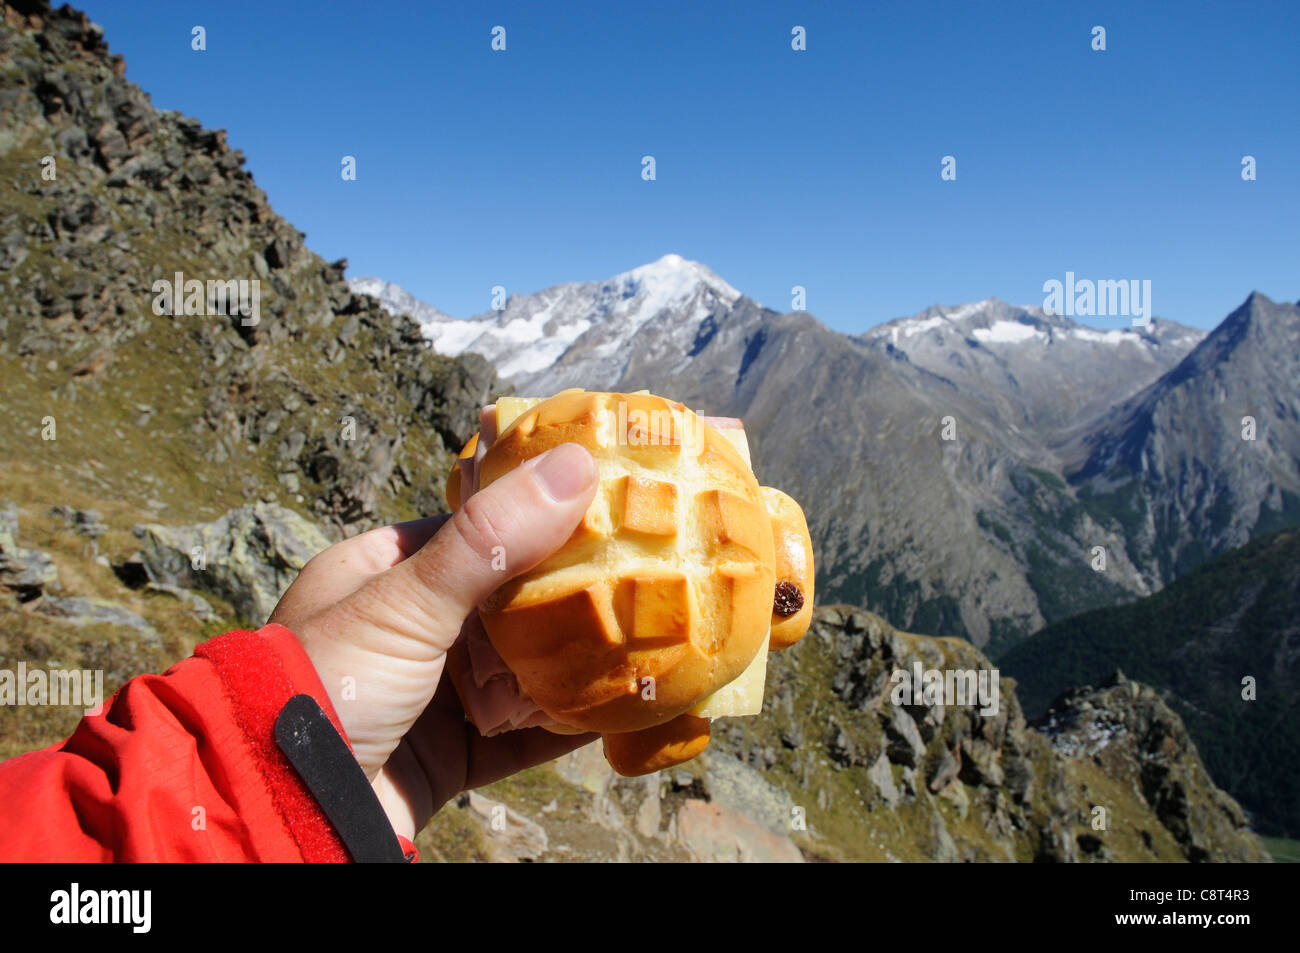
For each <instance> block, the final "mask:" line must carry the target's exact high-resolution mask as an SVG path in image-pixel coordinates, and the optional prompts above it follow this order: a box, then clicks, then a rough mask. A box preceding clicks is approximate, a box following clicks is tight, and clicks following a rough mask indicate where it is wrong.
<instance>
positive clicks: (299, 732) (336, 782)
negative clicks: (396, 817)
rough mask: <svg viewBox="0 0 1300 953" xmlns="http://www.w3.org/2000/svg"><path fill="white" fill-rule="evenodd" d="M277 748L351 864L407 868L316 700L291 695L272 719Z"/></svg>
mask: <svg viewBox="0 0 1300 953" xmlns="http://www.w3.org/2000/svg"><path fill="white" fill-rule="evenodd" d="M275 743H276V744H277V745H279V746H280V750H281V751H283V752H284V756H285V757H286V758H288V759H289V763H290V764H292V765H293V766H294V769H295V770H296V771H297V772H298V776H299V777H300V778H302V782H303V784H305V785H307V790H309V791H311V794H312V797H314V798H315V799H316V803H317V804H319V805H320V809H321V810H322V811H323V812H324V813H325V816H326V817H327V818H329V821H330V823H331V824H333V825H334V829H335V830H336V831H338V834H339V837H340V838H341V839H342V841H343V846H345V847H346V848H347V850H348V853H349V854H351V855H352V859H353V860H354V861H355V862H357V863H359V864H375V863H380V864H384V863H387V864H404V863H406V862H407V858H406V856H405V855H404V854H403V853H402V846H401V844H400V843H398V840H397V835H396V834H394V833H393V827H392V825H391V824H390V823H389V821H388V815H387V814H385V813H384V809H383V807H382V805H380V803H379V797H378V796H377V795H376V794H375V789H374V788H372V787H371V786H370V782H369V781H367V780H366V774H365V772H364V771H362V770H361V765H359V764H357V759H356V758H355V757H353V755H352V752H351V751H349V750H348V746H347V742H345V741H344V740H343V738H342V736H341V735H340V734H339V733H338V731H337V730H336V729H335V727H334V725H333V724H332V723H331V722H330V720H329V718H328V717H326V715H325V712H324V711H322V710H321V707H320V705H319V704H317V702H316V699H314V698H312V697H311V696H310V695H294V696H293V698H290V699H289V701H288V702H286V703H285V706H284V708H283V709H281V710H280V714H279V716H278V717H277V718H276V719H275Z"/></svg>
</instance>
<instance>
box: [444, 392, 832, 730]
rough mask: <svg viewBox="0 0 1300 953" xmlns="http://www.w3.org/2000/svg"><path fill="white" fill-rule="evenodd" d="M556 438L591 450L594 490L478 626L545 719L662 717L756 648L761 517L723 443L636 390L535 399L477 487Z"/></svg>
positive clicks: (499, 444) (768, 541)
mask: <svg viewBox="0 0 1300 953" xmlns="http://www.w3.org/2000/svg"><path fill="white" fill-rule="evenodd" d="M562 443H577V444H580V445H582V446H583V447H586V448H587V450H588V451H590V452H591V454H592V456H593V457H594V458H595V459H596V462H597V464H598V465H599V467H600V487H599V489H598V491H597V493H596V497H595V499H594V500H593V501H592V504H591V506H590V507H589V508H588V510H587V513H586V515H585V516H584V517H583V520H582V522H581V524H579V526H578V528H577V529H576V530H575V532H574V533H573V535H572V537H570V539H569V540H568V542H567V543H565V545H564V546H563V547H561V548H560V549H559V550H558V551H557V552H556V553H554V554H553V555H552V556H551V557H550V558H548V559H547V560H545V561H544V562H542V563H541V564H540V565H538V566H536V567H535V568H533V569H532V570H530V571H529V572H527V573H524V574H523V575H521V576H519V577H517V578H515V579H513V580H511V581H510V582H508V583H506V584H505V585H504V586H502V587H501V588H500V589H499V590H498V591H497V592H496V593H494V594H493V596H492V597H490V598H489V600H487V602H485V603H484V604H483V605H482V606H480V607H479V615H480V617H481V618H482V621H483V627H484V629H485V630H486V631H487V634H488V636H489V638H490V639H491V641H492V645H493V646H494V647H495V649H496V651H497V652H498V653H499V654H500V655H501V658H502V659H503V660H504V661H505V663H506V664H507V665H508V666H509V667H510V670H511V671H512V672H514V674H515V676H516V677H517V678H518V680H519V685H520V688H521V689H522V690H523V691H524V692H526V693H527V694H528V696H529V697H531V698H532V699H533V701H534V702H536V704H537V706H538V707H540V708H541V709H542V711H544V712H545V713H546V714H547V715H549V716H550V717H552V718H553V719H555V720H556V721H558V722H561V723H563V724H566V725H572V726H574V727H578V728H584V729H588V730H592V731H600V732H630V731H638V730H641V729H645V728H650V727H653V726H656V725H662V724H664V723H665V722H668V721H670V720H672V719H674V718H676V717H677V716H679V715H682V714H684V713H685V712H687V711H688V710H689V709H690V708H692V706H694V705H695V704H696V703H697V702H699V701H700V700H701V699H702V698H704V697H705V696H707V695H709V694H711V693H712V692H714V691H715V690H717V689H719V688H722V687H723V686H724V685H726V684H727V683H729V682H731V681H733V680H734V679H736V678H737V676H739V675H740V674H741V673H742V672H744V671H745V669H746V668H747V667H748V666H749V665H750V662H751V661H753V660H754V658H755V656H756V655H757V654H758V653H759V652H760V651H764V652H765V651H766V649H767V645H766V641H767V636H768V631H769V628H770V626H771V624H772V621H773V618H774V617H773V592H774V587H775V583H776V578H775V572H776V570H775V566H776V562H775V560H776V552H775V543H774V537H773V519H772V517H770V516H769V513H768V510H767V507H766V504H765V501H764V497H763V493H762V491H761V490H760V488H759V485H758V481H757V480H756V479H755V477H754V474H753V472H752V470H751V469H750V467H749V465H748V464H747V463H746V462H745V460H744V459H743V458H742V457H741V456H740V453H739V452H738V451H737V450H736V448H735V447H734V446H733V445H732V444H731V442H730V441H729V440H728V439H727V438H726V437H724V436H722V435H721V434H720V433H719V432H718V431H717V430H715V429H714V428H713V427H711V426H709V425H707V424H705V423H704V422H703V421H702V420H700V418H699V417H697V416H696V415H695V414H694V413H693V412H692V411H690V410H689V409H687V408H686V407H684V406H683V405H681V404H679V403H676V402H675V401H669V400H666V399H664V398H662V397H656V396H654V395H650V394H606V393H586V392H566V393H561V394H557V395H556V396H554V397H551V398H549V399H548V400H544V401H542V402H541V403H539V404H538V405H537V406H535V407H533V408H532V409H530V410H528V411H526V412H525V413H523V414H522V415H520V416H519V417H518V418H516V419H515V420H514V421H513V422H512V423H511V424H510V425H509V426H508V427H507V428H506V429H505V431H504V432H503V433H501V434H500V436H498V438H497V439H496V441H495V442H494V443H493V444H492V445H491V447H489V448H488V450H487V452H486V454H485V455H484V456H483V459H482V461H481V465H480V469H479V485H480V487H486V486H488V485H489V484H491V483H492V482H493V481H494V480H497V479H499V478H500V477H501V476H503V475H505V474H506V473H508V472H510V471H511V470H513V469H514V468H515V467H517V466H518V465H519V464H521V463H523V462H524V461H525V460H527V459H529V458H531V457H535V456H537V455H538V454H541V453H544V452H546V451H547V450H550V449H551V448H553V447H556V446H559V445H560V444H562ZM470 452H471V453H472V452H473V451H472V450H471V451H470ZM457 496H459V493H457ZM507 558H509V557H508V554H507ZM809 595H811V592H809ZM808 604H809V605H811V598H809V599H808ZM705 738H706V740H707V733H706V734H705Z"/></svg>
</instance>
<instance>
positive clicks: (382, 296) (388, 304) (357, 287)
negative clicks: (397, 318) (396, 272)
mask: <svg viewBox="0 0 1300 953" xmlns="http://www.w3.org/2000/svg"><path fill="white" fill-rule="evenodd" d="M348 288H350V289H351V290H352V291H353V292H355V293H356V294H363V295H370V296H371V297H374V298H378V299H379V303H380V304H381V305H383V306H384V310H385V311H387V312H388V313H389V314H409V315H410V316H411V317H412V318H414V319H415V322H416V323H417V324H420V325H424V324H430V323H433V322H438V321H453V320H455V319H454V318H452V316H451V315H449V314H444V313H443V312H441V311H439V310H438V309H437V308H435V307H434V306H433V305H431V304H426V303H425V302H423V301H421V300H420V299H419V298H417V297H416V296H415V295H413V294H411V293H410V292H409V291H407V290H406V289H405V288H403V287H401V286H400V285H395V284H393V283H392V282H391V281H385V280H384V279H383V278H352V279H349V281H348Z"/></svg>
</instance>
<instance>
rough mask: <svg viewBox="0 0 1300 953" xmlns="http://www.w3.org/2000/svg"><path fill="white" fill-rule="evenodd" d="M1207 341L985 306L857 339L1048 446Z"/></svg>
mask: <svg viewBox="0 0 1300 953" xmlns="http://www.w3.org/2000/svg"><path fill="white" fill-rule="evenodd" d="M1204 337H1205V332H1204V331H1200V330H1198V329H1196V328H1190V327H1187V326H1185V325H1181V324H1178V323H1177V322H1174V321H1165V320H1163V319H1161V320H1154V319H1153V320H1152V321H1151V323H1150V324H1149V325H1148V326H1147V327H1145V328H1135V327H1122V328H1113V329H1109V330H1105V331H1100V330H1096V329H1094V328H1089V327H1085V326H1084V325H1082V324H1079V323H1078V322H1077V321H1074V320H1072V319H1071V318H1068V317H1065V316H1064V315H1057V314H1048V313H1047V312H1045V311H1043V310H1042V309H1041V308H1036V307H1029V308H1019V307H1015V306H1013V305H1009V304H1007V303H1006V302H1004V301H999V300H998V299H997V298H985V299H984V300H983V301H977V302H974V303H971V304H964V305H961V306H960V307H957V308H944V307H940V306H937V305H936V306H934V307H931V308H928V309H927V310H925V311H923V312H921V313H920V314H918V315H914V316H913V317H910V318H899V319H898V320H895V321H890V322H887V323H885V324H882V325H879V326H878V327H875V328H872V329H871V330H870V331H867V332H866V333H865V334H862V335H859V336H858V340H860V341H863V342H864V343H866V344H868V345H869V346H872V347H875V348H882V349H884V350H885V351H886V352H888V353H890V354H892V355H894V356H895V357H905V358H906V359H907V360H908V361H910V362H911V363H912V364H914V365H915V366H917V367H920V368H923V369H925V370H927V371H929V372H931V373H932V374H935V375H937V376H939V377H941V378H943V379H944V380H946V381H947V382H948V383H949V384H951V385H953V386H955V387H956V388H957V389H958V390H959V391H960V392H963V393H964V394H965V395H966V396H967V397H968V398H969V399H971V400H973V401H975V402H976V403H979V404H980V405H981V406H982V407H983V408H984V409H985V410H986V411H987V412H989V413H991V414H993V415H995V416H996V417H999V418H1001V419H1005V420H1008V421H1011V422H1012V423H1014V424H1015V425H1017V426H1018V427H1022V428H1023V427H1029V428H1033V429H1036V430H1038V431H1039V432H1040V436H1041V437H1042V438H1043V439H1044V440H1046V441H1047V442H1048V443H1051V444H1055V443H1057V442H1059V441H1060V440H1063V439H1065V437H1066V431H1067V430H1068V429H1069V428H1071V427H1073V426H1076V425H1078V424H1080V423H1086V422H1088V421H1090V420H1092V419H1093V418H1094V417H1095V416H1096V415H1097V414H1099V413H1101V412H1103V411H1105V410H1106V409H1107V408H1109V407H1111V406H1113V404H1114V403H1115V402H1116V401H1117V400H1123V399H1125V398H1127V397H1129V396H1132V395H1133V394H1135V393H1136V392H1137V391H1138V390H1140V389H1141V388H1143V387H1145V386H1146V385H1147V384H1150V383H1151V382H1152V381H1153V380H1155V379H1156V378H1157V377H1159V376H1160V375H1161V374H1163V373H1165V372H1166V371H1168V370H1170V369H1171V368H1173V367H1174V366H1175V365H1176V364H1178V362H1179V361H1181V360H1182V359H1183V358H1185V357H1186V356H1187V355H1188V354H1190V353H1191V351H1192V349H1193V348H1195V347H1196V345H1197V344H1199V343H1200V342H1201V340H1202V339H1203V338H1204Z"/></svg>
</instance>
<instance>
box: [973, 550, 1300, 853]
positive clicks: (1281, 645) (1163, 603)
mask: <svg viewBox="0 0 1300 953" xmlns="http://www.w3.org/2000/svg"><path fill="white" fill-rule="evenodd" d="M998 663H999V664H1000V665H1001V666H1002V667H1003V669H1004V670H1005V671H1006V672H1007V673H1008V674H1010V675H1012V676H1014V677H1015V678H1016V679H1017V681H1018V683H1019V685H1020V697H1021V698H1022V700H1023V701H1024V703H1025V707H1026V709H1027V710H1028V711H1029V712H1030V713H1031V714H1033V715H1038V714H1039V713H1041V712H1042V711H1043V710H1044V708H1045V707H1046V706H1047V704H1048V702H1049V701H1050V700H1051V699H1052V698H1053V697H1055V696H1056V695H1057V694H1058V693H1060V692H1062V691H1064V690H1066V689H1067V688H1068V687H1069V686H1071V685H1080V684H1084V683H1088V682H1092V683H1096V682H1097V681H1098V680H1099V679H1102V678H1104V677H1105V676H1106V675H1107V674H1108V673H1110V672H1113V671H1114V670H1115V669H1122V670H1123V671H1125V672H1128V673H1129V674H1130V675H1132V676H1134V677H1136V678H1138V679H1140V680H1141V681H1143V682H1145V683H1147V684H1149V685H1153V686H1155V687H1157V688H1158V689H1160V690H1161V691H1162V692H1164V693H1165V698H1166V701H1167V702H1168V704H1169V705H1170V707H1171V708H1172V709H1173V710H1174V711H1176V712H1178V714H1179V715H1180V716H1181V717H1182V719H1183V720H1184V721H1185V722H1186V723H1187V728H1188V730H1189V731H1190V733H1191V735H1192V737H1193V738H1195V739H1196V743H1197V746H1198V747H1199V748H1200V750H1201V753H1202V755H1203V757H1204V758H1205V764H1206V766H1207V767H1208V768H1209V770H1210V772H1211V773H1212V774H1213V776H1214V777H1215V778H1216V779H1217V780H1218V782H1219V783H1220V784H1222V785H1223V786H1224V788H1225V789H1227V790H1228V791H1229V792H1231V793H1232V795H1233V796H1234V797H1236V798H1237V799H1238V800H1240V801H1241V803H1242V804H1243V805H1244V806H1245V807H1247V808H1248V809H1249V810H1250V811H1251V812H1252V814H1253V815H1254V816H1255V817H1256V818H1257V819H1258V822H1259V826H1260V829H1261V830H1262V831H1264V832H1266V833H1272V834H1285V835H1288V836H1291V837H1294V836H1296V835H1297V834H1298V833H1300V808H1298V807H1297V805H1296V801H1295V796H1294V795H1295V789H1296V764H1297V761H1298V759H1300V722H1297V719H1296V717H1295V715H1296V704H1297V699H1300V532H1296V531H1294V530H1292V531H1283V532H1280V533H1275V534H1272V535H1269V536H1266V537H1263V538H1261V539H1257V540H1255V541H1254V542H1252V543H1250V544H1249V545H1247V546H1245V547H1242V548H1241V549H1237V550H1232V551H1230V552H1228V553H1225V554H1223V555H1221V556H1218V557H1216V558H1215V559H1212V560H1210V561H1209V562H1207V563H1205V564H1204V565H1203V566H1201V567H1199V568H1198V569H1196V570H1194V571H1192V572H1190V573H1188V574H1187V575H1186V576H1184V577H1183V578H1181V579H1177V580H1175V581H1174V582H1173V583H1171V584H1170V585H1169V586H1168V587H1167V588H1165V589H1164V590H1162V591H1161V592H1158V593H1156V594H1155V595H1153V596H1150V597H1149V598H1146V599H1142V600H1139V601H1138V602H1135V603H1131V604H1129V605H1124V606H1117V607H1115V608H1112V609H1100V610H1097V611H1095V612H1090V613H1086V614H1084V615H1081V616H1078V617H1076V618H1073V619H1067V620H1066V621H1064V622H1060V623H1057V624H1056V625H1053V626H1050V627H1048V628H1046V629H1044V630H1043V631H1042V632H1039V633H1038V634H1036V635H1035V636H1034V637H1033V638H1032V639H1029V640H1027V641H1026V642H1024V643H1022V644H1020V645H1017V646H1015V647H1013V648H1012V649H1011V650H1010V651H1008V652H1007V653H1006V654H1005V655H1003V656H1001V657H999V658H998ZM1247 680H1249V681H1247Z"/></svg>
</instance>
